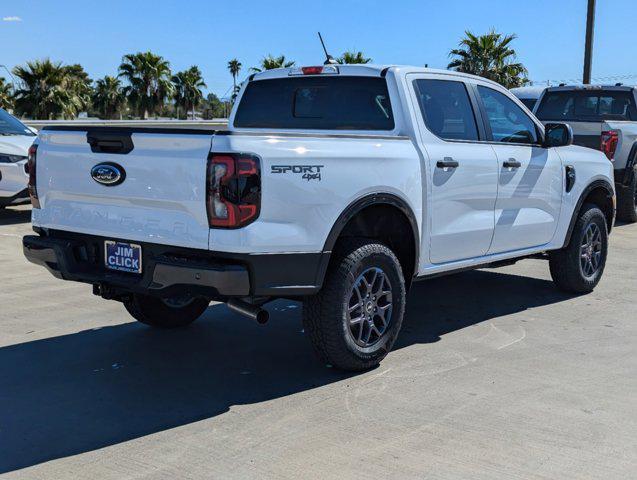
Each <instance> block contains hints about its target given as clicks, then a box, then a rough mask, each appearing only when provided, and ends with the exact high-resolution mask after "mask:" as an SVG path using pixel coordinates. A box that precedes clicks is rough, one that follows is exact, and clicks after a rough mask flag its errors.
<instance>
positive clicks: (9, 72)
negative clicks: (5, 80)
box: [0, 64, 16, 92]
mask: <svg viewBox="0 0 637 480" xmlns="http://www.w3.org/2000/svg"><path fill="white" fill-rule="evenodd" d="M0 67H2V68H4V69H5V70H6V71H7V73H8V74H9V76H10V77H11V85H13V91H14V92H15V90H16V88H15V77H14V76H13V73H11V70H9V69H8V68H7V66H6V65H2V64H0Z"/></svg>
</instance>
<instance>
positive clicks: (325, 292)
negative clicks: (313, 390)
mask: <svg viewBox="0 0 637 480" xmlns="http://www.w3.org/2000/svg"><path fill="white" fill-rule="evenodd" d="M381 274H382V275H381ZM363 279H364V281H363ZM369 283H371V287H372V288H371V289H368V288H366V286H368V285H369ZM355 290H356V291H358V294H357V293H356V291H355ZM364 291H367V292H368V296H367V297H365V295H363V298H362V300H361V301H357V303H356V304H360V307H359V308H360V310H358V309H354V310H352V307H354V305H352V303H351V299H352V298H359V299H361V297H360V296H359V295H362V293H361V292H364ZM370 292H373V295H372V294H371V293H370ZM386 292H390V293H389V294H387V293H386ZM372 297H373V300H372ZM370 305H371V308H370ZM388 305H389V306H388ZM363 309H364V310H363ZM381 312H382V313H381ZM404 313H405V279H404V277H403V272H402V269H401V267H400V263H399V262H398V259H397V258H396V256H395V255H394V253H393V252H392V251H391V250H390V249H389V248H387V247H386V246H385V245H382V244H379V243H374V242H373V241H371V240H362V239H353V240H347V241H345V242H343V243H342V244H341V245H339V248H338V249H337V251H335V253H334V258H333V259H332V261H331V262H330V268H329V269H328V272H327V275H326V278H325V282H324V284H323V288H322V290H321V291H320V292H319V293H318V294H317V295H315V296H313V297H308V298H306V299H305V302H304V303H303V325H304V328H305V332H306V334H307V335H308V336H309V338H310V340H311V342H312V345H313V347H314V350H315V352H316V354H317V355H318V357H319V358H320V359H321V360H322V361H323V362H324V363H326V364H329V365H332V366H334V367H336V368H339V369H341V370H348V371H361V370H367V369H369V368H372V367H374V366H376V365H378V364H379V363H380V361H381V360H382V359H383V358H385V356H386V355H387V354H388V353H389V351H390V350H391V348H392V346H393V345H394V342H395V341H396V337H397V336H398V332H399V331H400V327H401V325H402V321H403V316H404ZM350 317H360V321H359V322H357V323H353V322H352V323H350V319H351V318H350ZM368 318H369V320H368ZM383 319H384V320H383ZM357 337H358V338H357ZM365 337H367V338H365Z"/></svg>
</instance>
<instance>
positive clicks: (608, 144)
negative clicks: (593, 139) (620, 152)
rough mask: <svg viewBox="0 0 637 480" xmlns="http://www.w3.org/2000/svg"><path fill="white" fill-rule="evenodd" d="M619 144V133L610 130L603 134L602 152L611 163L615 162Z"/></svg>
mask: <svg viewBox="0 0 637 480" xmlns="http://www.w3.org/2000/svg"><path fill="white" fill-rule="evenodd" d="M618 142H619V132H617V130H608V131H605V132H602V145H601V150H602V152H604V154H605V155H606V156H607V157H608V159H609V160H610V161H611V162H614V161H615V150H617V143H618Z"/></svg>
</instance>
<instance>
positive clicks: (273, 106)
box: [233, 75, 394, 131]
mask: <svg viewBox="0 0 637 480" xmlns="http://www.w3.org/2000/svg"><path fill="white" fill-rule="evenodd" d="M233 125H234V127H236V128H273V129H306V130H371V131H373V130H386V131H389V130H393V129H394V116H393V112H392V108H391V103H390V100H389V93H388V90H387V82H386V80H385V78H382V77H367V76H339V75H324V76H307V77H287V78H273V79H264V80H254V81H251V82H250V83H249V84H248V85H247V87H246V90H245V92H244V93H243V96H242V97H241V100H240V103H239V106H238V107H237V111H236V114H235V118H234V124H233Z"/></svg>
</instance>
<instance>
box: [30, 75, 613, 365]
mask: <svg viewBox="0 0 637 480" xmlns="http://www.w3.org/2000/svg"><path fill="white" fill-rule="evenodd" d="M571 143H572V132H571V130H570V128H569V127H568V126H567V125H564V124H550V125H546V126H544V125H542V123H541V122H539V121H538V120H537V119H536V118H535V117H534V116H533V115H532V114H531V113H530V112H529V111H528V110H527V109H526V108H525V107H523V105H522V104H521V103H520V102H519V100H518V99H516V98H515V97H514V96H513V95H512V94H511V93H509V92H508V91H507V90H506V89H504V88H503V87H501V86H500V85H498V84H496V83H493V82H491V81H489V80H486V79H483V78H479V77H474V76H470V75H466V74H460V73H457V72H451V71H437V70H430V69H425V68H418V67H399V66H389V67H374V66H369V65H365V66H353V65H351V66H350V65H338V66H335V65H325V66H312V67H303V68H293V69H278V70H269V71H266V72H262V73H258V74H255V75H252V76H251V77H250V78H249V79H248V80H247V81H246V82H245V83H244V85H243V86H242V87H241V91H240V92H239V95H238V97H237V101H236V104H235V106H234V108H233V111H232V113H231V116H230V119H229V129H228V130H227V131H209V130H183V129H181V130H180V129H168V128H159V129H154V128H120V127H117V128H108V127H106V128H105V127H100V128H98V127H79V126H78V127H68V126H59V127H50V128H45V129H44V130H43V131H42V132H41V133H40V135H39V138H38V140H37V142H36V144H35V145H34V146H33V147H32V148H31V152H30V157H29V158H30V159H29V162H30V167H29V172H30V174H31V176H30V184H29V190H30V194H31V199H32V202H33V206H34V208H33V227H34V230H35V232H36V233H37V235H30V236H26V237H24V240H23V245H24V253H25V255H26V257H27V258H28V259H29V260H30V261H32V262H34V263H36V264H40V265H42V266H44V267H46V268H47V269H48V270H49V271H50V272H51V273H53V275H55V276H57V277H59V278H61V279H64V280H73V281H79V282H84V283H88V284H91V285H92V286H93V292H94V293H95V294H97V295H100V296H102V297H103V298H106V299H112V300H117V301H120V302H122V303H123V304H124V307H125V308H126V309H127V310H128V312H129V313H130V314H131V315H132V316H133V317H134V318H136V319H137V320H139V321H140V322H143V323H145V324H147V325H151V326H155V327H168V328H170V327H183V326H185V325H187V324H189V323H191V322H192V321H194V320H195V319H197V318H198V317H199V316H201V315H202V314H203V312H204V311H205V310H206V308H207V307H208V305H209V303H210V302H211V301H217V302H225V303H227V304H228V306H229V307H230V308H232V309H234V310H236V311H239V312H241V313H243V314H245V315H248V316H250V317H252V318H254V319H255V320H257V321H259V322H265V321H266V320H267V316H268V314H267V311H266V310H265V309H263V308H262V307H263V306H264V305H265V304H266V303H267V302H269V301H271V300H273V299H277V298H286V299H293V300H299V301H301V302H303V309H302V312H303V313H302V317H303V323H304V329H305V332H306V334H307V335H308V337H309V339H310V340H311V343H312V344H313V346H314V349H315V350H316V352H317V354H318V356H319V357H320V359H321V360H322V361H323V362H325V363H326V364H330V365H332V366H335V367H338V368H340V369H344V370H363V369H368V368H370V367H373V366H375V365H377V364H378V363H379V362H380V361H381V360H382V359H383V358H384V357H385V355H387V353H388V352H389V351H390V350H391V348H392V345H393V344H394V341H395V340H396V337H397V336H398V333H399V331H400V327H401V324H402V321H403V316H404V314H405V303H406V301H407V292H408V291H409V289H410V287H411V285H412V284H413V282H415V281H417V280H421V279H425V278H429V277H432V276H436V275H442V274H448V273H453V272H458V271H462V270H466V269H472V268H481V267H486V266H489V267H493V266H498V265H503V264H510V263H512V262H514V261H516V260H518V259H522V258H528V257H534V258H536V257H541V258H546V259H547V260H548V263H549V267H550V271H551V275H552V277H553V280H554V281H555V283H556V285H557V286H558V287H559V288H561V289H563V290H566V291H569V292H578V293H585V292H590V291H591V290H593V288H594V287H595V286H596V285H597V283H598V282H599V280H600V278H601V276H602V273H603V271H604V265H605V262H606V255H607V251H608V233H609V231H610V229H611V227H612V225H613V219H614V215H615V193H614V187H613V168H612V164H611V162H609V161H608V159H607V158H606V157H605V156H604V155H603V154H602V153H601V152H599V151H595V150H591V149H587V148H582V147H577V146H573V145H571ZM425 294H426V293H425Z"/></svg>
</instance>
